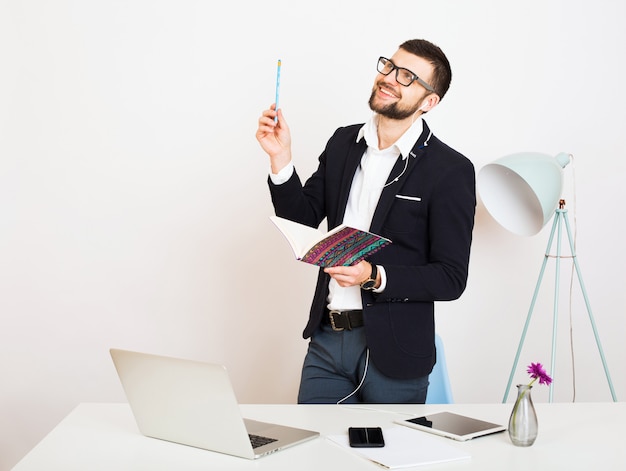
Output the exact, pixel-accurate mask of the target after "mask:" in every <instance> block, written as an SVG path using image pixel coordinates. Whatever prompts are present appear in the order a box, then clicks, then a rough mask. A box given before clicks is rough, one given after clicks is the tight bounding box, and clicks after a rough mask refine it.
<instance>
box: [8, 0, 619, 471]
mask: <svg viewBox="0 0 626 471" xmlns="http://www.w3.org/2000/svg"><path fill="white" fill-rule="evenodd" d="M217 5H219V8H218V6H217ZM624 18H626V4H625V3H623V2H620V1H618V0H615V1H611V0H598V1H596V2H582V1H571V0H559V1H545V0H543V1H537V0H531V1H526V2H515V3H510V2H500V1H496V0H474V1H465V0H457V1H439V2H433V1H419V0H410V1H408V0H407V1H389V2H380V1H371V0H358V1H356V0H354V1H317V2H309V3H306V4H305V3H299V2H293V1H287V0H285V1H270V0H268V1H265V2H257V1H231V2H219V3H215V2H211V1H208V0H206V1H200V0H196V1H187V0H181V1H173V0H162V1H155V0H151V1H148V0H143V1H141V0H106V1H105V0H85V1H69V0H57V1H54V2H48V1H44V0H23V1H17V0H0V378H1V379H0V382H1V383H0V470H2V471H4V470H7V469H9V468H10V467H11V466H12V465H13V464H14V463H15V462H17V461H18V460H19V458H20V457H21V456H23V455H24V454H25V453H26V452H27V451H28V450H29V449H30V448H32V447H33V446H34V445H35V444H36V443H37V441H38V440H40V439H41V438H42V437H43V436H44V435H45V434H46V433H47V432H48V431H49V430H50V429H51V428H52V427H53V426H54V425H55V424H56V423H58V421H59V420H61V419H62V418H63V417H64V416H65V415H66V414H67V413H68V412H69V411H70V410H71V409H72V408H73V407H75V406H76V405H77V404H78V403H79V402H87V401H123V400H124V396H123V392H122V390H121V387H120V385H119V381H118V379H117V376H116V375H115V372H114V369H113V365H112V362H111V360H110V357H109V354H108V349H109V348H110V347H122V348H130V349H137V350H145V351H151V352H155V353H161V354H169V355H175V356H182V357H189V358H193V359H199V360H206V361H213V362H221V363H224V364H226V365H227V367H228V368H229V370H230V373H231V376H232V381H233V385H234V387H235V390H236V392H237V395H238V397H239V400H240V401H241V402H247V403H292V402H295V397H296V390H297V386H298V382H299V372H300V365H301V361H302V358H303V355H304V352H305V349H306V342H305V341H304V340H303V339H302V338H301V331H302V329H303V328H304V324H305V322H306V319H307V314H308V309H309V303H310V300H311V296H312V292H313V285H314V279H315V274H316V270H315V268H313V267H310V266H308V265H305V264H301V263H299V262H297V261H295V259H294V258H293V256H292V254H291V252H290V251H289V248H288V246H287V244H286V243H285V241H284V240H283V239H282V237H281V236H280V234H279V233H278V232H277V230H276V229H275V228H274V227H273V225H272V224H271V223H270V221H269V219H268V216H269V215H270V214H272V208H271V204H270V201H269V194H268V190H267V186H266V178H267V170H268V161H267V157H266V156H265V155H264V154H263V153H262V151H261V150H260V148H259V146H258V144H257V142H256V140H255V138H254V133H255V130H256V123H257V119H258V116H259V115H260V113H261V111H262V110H263V109H264V108H266V107H268V106H269V105H270V104H271V103H272V102H273V101H274V81H275V74H276V61H277V59H282V63H283V70H282V86H281V101H280V104H281V107H282V108H283V110H284V113H285V116H286V118H287V120H288V122H289V124H290V127H291V130H292V134H293V143H294V155H295V163H296V166H297V168H298V170H299V173H300V174H301V175H303V176H308V175H309V174H310V172H311V171H312V170H313V169H314V168H315V166H316V159H317V157H318V155H319V153H320V152H321V150H322V148H323V146H324V144H325V143H326V140H327V139H328V137H329V136H330V135H331V133H332V132H333V131H334V129H335V128H336V127H338V126H341V125H345V124H351V123H355V122H363V121H364V120H365V119H367V117H368V115H369V109H368V107H367V98H368V97H369V93H370V90H371V86H372V84H373V80H374V77H375V75H376V71H375V63H376V59H377V58H378V56H380V55H386V56H391V55H392V54H393V53H394V52H395V50H396V49H397V46H398V45H399V44H400V43H401V42H403V41H404V40H405V39H410V38H426V39H429V40H431V41H433V42H435V43H437V44H438V45H439V46H441V47H442V49H443V50H444V51H445V52H446V54H447V55H448V57H449V59H450V62H451V64H452V68H453V81H452V86H451V89H450V91H449V93H448V95H447V96H446V97H445V98H444V100H443V101H442V103H441V104H440V105H439V107H438V108H436V109H435V110H433V111H432V112H431V113H429V115H428V116H427V121H428V123H429V125H430V126H431V128H432V129H433V130H434V132H435V134H436V135H437V136H438V137H439V138H440V139H442V140H443V141H444V142H447V143H448V144H449V145H451V146H452V147H454V148H456V149H457V150H459V151H461V152H462V153H464V154H465V155H467V156H468V157H469V158H470V159H471V160H472V161H473V162H474V164H475V166H476V170H477V171H479V170H480V168H481V167H482V166H484V165H485V164H486V163H488V162H490V161H492V160H494V159H496V158H498V157H500V156H502V155H506V154H509V153H514V152H518V151H527V150H528V151H538V152H543V153H547V154H550V155H555V154H557V153H559V152H561V151H564V152H568V153H571V154H573V155H574V164H573V165H570V166H568V167H567V168H566V169H565V176H566V185H565V190H564V197H565V198H566V200H567V208H568V210H569V218H570V223H571V224H572V227H573V228H575V231H576V244H577V250H578V254H579V261H580V266H581V269H582V274H583V277H584V281H585V284H586V288H587V292H588V294H589V299H590V301H591V306H592V308H593V314H594V317H595V321H596V324H597V327H598V332H599V334H600V338H601V340H602V345H603V348H604V353H605V355H606V358H607V361H608V365H609V369H610V373H611V375H612V380H613V383H614V386H615V390H616V393H617V395H618V399H622V400H624V399H625V398H626V374H625V373H624V363H623V358H625V357H626V343H625V342H624V341H623V336H624V332H626V321H625V318H626V289H625V288H626V286H625V283H624V266H626V254H625V253H624V249H623V240H624V222H623V213H624V211H623V201H624V200H625V199H626V189H625V187H626V185H624V181H625V177H626V163H625V159H624V152H625V149H626V137H625V136H626V132H625V131H626V111H625V110H626V92H625V88H624V84H625V83H626V73H625V65H626V54H625V52H626V51H625V46H624V45H625V44H626V29H625V28H624V27H623V21H624ZM549 229H550V224H549V225H548V226H547V227H546V228H544V230H543V231H542V232H541V233H540V234H539V235H537V236H534V237H520V236H515V235H513V234H511V233H509V232H507V231H505V230H504V229H502V228H501V227H500V226H499V225H497V224H496V223H495V222H494V221H493V219H492V218H491V217H490V216H489V215H488V214H487V213H486V211H485V209H484V207H483V206H482V204H481V203H480V202H479V205H478V208H477V214H476V227H475V231H474V244H473V252H472V259H471V265H470V278H469V283H468V287H467V290H466V292H465V293H464V295H463V296H462V297H461V299H459V300H458V301H454V302H450V303H440V304H438V305H437V309H438V311H437V329H438V331H439V332H440V334H441V335H442V336H443V338H444V341H445V343H446V348H447V359H448V366H449V369H450V373H451V378H452V386H453V393H454V396H455V400H456V402H474V403H477V402H500V401H502V399H503V393H504V390H505V387H506V383H507V380H508V377H509V373H510V371H511V367H512V363H513V359H514V355H515V350H516V348H517V345H518V341H519V338H520V334H521V330H522V327H523V324H524V321H525V319H526V314H527V312H528V308H529V304H530V300H531V296H532V292H533V289H534V287H535V283H536V281H537V277H538V273H539V268H540V265H541V262H542V261H543V255H544V252H545V249H546V245H547V240H548V235H549ZM563 251H564V252H568V245H567V243H566V241H565V240H564V245H563ZM553 267H554V264H553V263H550V264H549V267H548V269H547V271H546V276H545V279H544V283H543V287H542V289H541V292H540V296H539V299H538V302H537V307H536V309H535V314H534V316H533V319H532V322H531V328H530V330H529V333H528V337H527V340H526V343H525V345H524V349H523V352H522V355H521V359H520V363H519V365H518V367H517V370H516V371H515V379H514V383H517V382H525V381H527V379H528V377H527V375H526V373H525V371H524V370H525V367H526V365H527V364H528V363H530V362H531V361H533V362H537V361H538V362H542V363H544V364H547V365H549V364H550V346H551V336H552V329H551V326H552V305H553V299H552V298H553V295H552V293H553V288H554V268H553ZM569 267H570V263H569V261H568V260H564V261H563V264H562V276H561V285H562V286H561V287H560V290H559V291H560V293H561V296H560V303H559V304H560V311H559V318H558V342H557V360H556V362H557V367H556V370H555V371H554V372H552V373H553V375H554V377H555V382H554V385H555V386H554V387H555V389H554V398H555V400H556V401H572V400H573V399H574V397H573V396H574V385H573V382H574V381H573V380H574V378H573V374H572V359H571V355H570V340H569V336H568V334H569V328H570V322H571V326H572V330H573V334H574V337H573V345H574V348H573V350H574V353H575V356H574V363H573V364H574V366H575V369H574V371H575V393H576V396H575V400H577V401H610V400H611V395H610V392H609V388H608V382H607V380H606V377H605V376H604V372H603V369H602V365H601V362H600V358H599V355H598V349H597V347H596V344H595V341H594V337H593V334H592V332H591V330H590V327H589V326H590V323H589V320H588V316H587V312H586V310H585V306H584V302H583V299H582V297H581V295H580V289H579V287H578V284H577V283H576V281H575V280H574V284H573V287H572V289H571V295H570V289H569V281H570V269H569ZM570 299H571V310H570ZM513 389H514V388H513ZM513 393H514V392H513ZM534 396H535V400H536V401H545V400H547V388H545V387H544V386H541V387H536V388H535V390H534ZM511 400H512V396H509V401H511Z"/></svg>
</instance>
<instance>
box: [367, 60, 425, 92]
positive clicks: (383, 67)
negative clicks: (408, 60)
mask: <svg viewBox="0 0 626 471" xmlns="http://www.w3.org/2000/svg"><path fill="white" fill-rule="evenodd" d="M376 69H377V70H378V73H380V74H383V75H389V74H390V73H391V72H393V71H394V70H395V71H396V81H397V82H398V83H399V84H400V85H404V86H405V87H408V86H409V85H411V84H412V83H413V82H417V83H419V84H420V85H421V86H422V87H424V88H425V89H426V90H428V91H429V92H432V93H437V92H436V91H435V89H434V88H433V87H431V86H430V85H428V84H427V83H426V82H424V81H423V80H422V79H421V78H419V77H418V76H417V75H415V74H414V73H413V72H411V71H410V70H409V69H405V68H404V67H398V66H397V65H396V64H394V63H393V62H391V61H390V60H389V59H387V58H386V57H382V56H381V57H379V58H378V64H377V66H376Z"/></svg>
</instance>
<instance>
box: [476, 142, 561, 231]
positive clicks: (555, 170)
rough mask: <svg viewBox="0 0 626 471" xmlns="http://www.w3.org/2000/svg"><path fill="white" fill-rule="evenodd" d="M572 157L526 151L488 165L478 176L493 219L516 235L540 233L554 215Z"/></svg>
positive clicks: (483, 198)
mask: <svg viewBox="0 0 626 471" xmlns="http://www.w3.org/2000/svg"><path fill="white" fill-rule="evenodd" d="M569 161H570V155H569V154H566V153H560V154H558V155H557V156H556V157H553V156H550V155H546V154H540V153H536V152H524V153H518V154H511V155H507V156H505V157H502V158H500V159H498V160H496V161H494V162H492V163H490V164H487V165H485V166H484V167H483V168H482V169H481V171H480V172H479V174H478V177H477V185H478V191H479V193H480V197H481V199H482V201H483V203H484V204H485V207H486V208H487V211H489V213H490V214H491V215H492V216H493V218H494V219H495V220H496V221H497V222H498V223H499V224H500V225H501V226H503V227H504V228H505V229H507V230H509V231H511V232H513V233H514V234H518V235H523V236H531V235H535V234H537V233H538V232H539V231H540V230H541V229H542V228H543V226H545V225H546V224H547V222H548V221H549V220H550V219H551V218H552V216H553V215H554V211H555V210H556V209H557V207H558V205H559V199H560V198H561V192H562V190H563V168H564V167H565V166H566V165H567V164H568V163H569Z"/></svg>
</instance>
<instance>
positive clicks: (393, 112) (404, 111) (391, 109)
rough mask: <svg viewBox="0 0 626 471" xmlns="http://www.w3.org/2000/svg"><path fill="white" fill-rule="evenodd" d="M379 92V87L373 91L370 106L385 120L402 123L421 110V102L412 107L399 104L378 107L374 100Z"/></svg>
mask: <svg viewBox="0 0 626 471" xmlns="http://www.w3.org/2000/svg"><path fill="white" fill-rule="evenodd" d="M377 90H378V85H377V86H376V87H374V89H373V90H372V94H371V95H370V99H369V105H370V108H371V110H372V111H375V112H376V113H378V114H379V115H381V116H384V117H385V118H389V119H397V120H399V121H400V120H403V119H406V118H409V117H411V116H412V115H414V114H415V113H416V112H417V110H419V102H418V103H416V104H415V105H413V106H411V107H402V106H400V105H399V104H398V102H396V103H391V104H389V105H385V106H377V105H376V104H375V103H374V100H375V99H376V92H377Z"/></svg>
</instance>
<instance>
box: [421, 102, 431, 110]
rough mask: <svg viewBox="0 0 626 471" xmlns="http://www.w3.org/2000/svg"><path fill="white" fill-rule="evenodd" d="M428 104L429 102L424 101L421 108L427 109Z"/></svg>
mask: <svg viewBox="0 0 626 471" xmlns="http://www.w3.org/2000/svg"><path fill="white" fill-rule="evenodd" d="M428 105H429V103H428V102H426V103H424V104H423V105H422V106H420V110H422V111H426V108H428Z"/></svg>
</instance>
